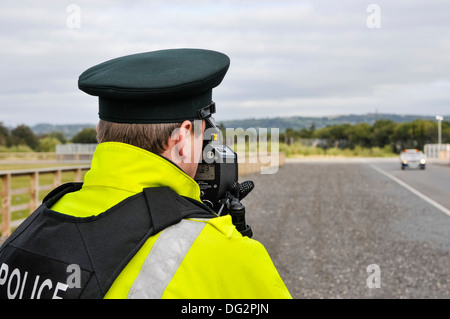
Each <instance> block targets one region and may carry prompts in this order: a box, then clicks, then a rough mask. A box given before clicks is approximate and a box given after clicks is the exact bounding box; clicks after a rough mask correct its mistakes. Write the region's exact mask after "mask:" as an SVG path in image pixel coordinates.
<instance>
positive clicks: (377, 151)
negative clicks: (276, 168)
mask: <svg viewBox="0 0 450 319" xmlns="http://www.w3.org/2000/svg"><path fill="white" fill-rule="evenodd" d="M280 152H284V153H285V154H286V157H303V156H342V157H393V156H398V155H397V154H395V153H394V152H392V148H391V147H390V146H385V147H384V148H380V147H372V148H364V147H360V146H356V147H355V148H354V149H349V148H346V149H339V148H336V147H332V148H329V149H322V148H320V147H314V146H306V145H303V144H300V143H293V144H292V145H287V144H285V143H280Z"/></svg>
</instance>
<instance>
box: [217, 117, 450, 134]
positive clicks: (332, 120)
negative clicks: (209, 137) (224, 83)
mask: <svg viewBox="0 0 450 319" xmlns="http://www.w3.org/2000/svg"><path fill="white" fill-rule="evenodd" d="M446 118H447V119H448V118H449V116H444V119H446ZM381 119H389V120H392V121H394V122H397V123H404V122H411V121H414V120H416V119H423V120H433V121H434V120H435V116H426V115H425V116H421V115H398V114H379V113H368V114H364V115H338V116H325V117H302V116H292V117H275V118H263V119H242V120H229V121H220V122H219V124H222V125H224V126H225V127H229V128H243V129H247V128H249V127H254V128H260V127H264V128H272V127H273V128H279V129H280V132H283V131H285V130H286V129H288V128H292V129H295V130H299V129H302V128H306V129H308V128H310V127H311V125H312V124H314V125H315V127H316V129H318V128H322V127H326V126H328V125H339V124H347V123H348V124H351V125H354V124H357V123H364V122H365V123H368V124H370V125H372V124H373V123H375V122H376V121H377V120H381Z"/></svg>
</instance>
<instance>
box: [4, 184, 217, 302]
mask: <svg viewBox="0 0 450 319" xmlns="http://www.w3.org/2000/svg"><path fill="white" fill-rule="evenodd" d="M81 186H82V183H67V184H64V185H61V186H60V187H58V188H56V189H54V190H53V191H52V192H50V193H49V194H48V195H47V196H46V197H45V198H44V200H43V203H42V205H41V206H39V208H38V209H36V211H35V212H34V213H33V214H31V215H30V216H29V217H28V218H27V219H26V220H25V221H24V222H23V223H22V224H21V225H20V226H19V227H18V228H17V229H16V230H15V231H14V232H13V233H12V234H11V236H10V237H9V238H8V239H7V240H6V241H5V243H4V244H3V245H2V246H1V247H0V299H3V298H15V299H19V298H21V299H30V298H33V299H37V298H41V299H43V298H103V297H104V295H105V294H106V292H107V291H108V290H109V288H110V287H111V285H112V283H113V282H114V280H115V279H116V278H117V276H118V275H119V274H120V272H121V271H122V269H123V268H124V267H125V266H126V265H127V264H128V262H129V261H130V260H131V258H133V256H134V255H135V254H136V253H137V251H138V250H139V249H140V248H141V247H142V245H143V244H144V243H145V241H146V240H147V239H148V238H149V237H150V236H152V235H154V234H157V233H158V232H160V231H161V230H163V229H165V228H166V227H168V226H171V225H173V224H176V223H178V222H179V221H181V220H182V219H183V218H186V217H197V218H212V217H215V214H214V213H213V212H212V211H211V210H209V209H208V208H207V207H206V206H204V205H202V204H201V203H199V202H197V201H195V200H192V199H189V198H187V197H183V196H180V195H178V194H177V193H175V192H174V191H173V190H171V189H170V188H169V187H154V188H145V189H144V190H143V192H141V193H139V194H136V195H134V196H131V197H129V198H127V199H125V200H124V201H122V202H120V203H118V204H117V205H115V206H113V207H111V208H110V209H108V210H107V211H105V212H103V213H101V214H99V215H97V216H92V217H87V218H79V217H73V216H69V215H65V214H61V213H58V212H55V211H53V210H51V209H49V207H52V206H53V204H54V203H56V202H57V201H58V200H59V199H60V198H61V197H62V196H64V195H65V194H67V193H69V192H73V191H77V190H79V189H80V188H81Z"/></svg>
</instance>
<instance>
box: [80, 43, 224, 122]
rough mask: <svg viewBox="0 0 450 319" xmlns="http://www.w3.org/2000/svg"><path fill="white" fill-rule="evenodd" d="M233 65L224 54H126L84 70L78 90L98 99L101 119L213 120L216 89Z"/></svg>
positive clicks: (179, 51)
mask: <svg viewBox="0 0 450 319" xmlns="http://www.w3.org/2000/svg"><path fill="white" fill-rule="evenodd" d="M229 65H230V59H229V58H228V57H227V56H226V55H225V54H223V53H220V52H216V51H210V50H202V49H171V50H160V51H153V52H146V53H139V54H133V55H127V56H124V57H120V58H116V59H112V60H109V61H106V62H103V63H100V64H98V65H96V66H93V67H91V68H89V69H87V70H86V71H85V72H83V73H82V74H81V75H80V77H79V79H78V87H79V88H80V90H82V91H84V92H86V93H88V94H90V95H94V96H98V97H99V116H100V119H102V120H106V121H110V122H118V123H170V122H182V121H184V120H195V119H201V118H206V117H209V116H210V115H211V114H212V113H214V112H215V106H214V102H213V101H212V89H213V88H214V87H216V86H218V85H219V84H220V83H221V82H222V80H223V78H224V76H225V74H226V72H227V71H228V67H229Z"/></svg>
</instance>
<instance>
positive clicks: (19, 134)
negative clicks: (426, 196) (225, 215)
mask: <svg viewBox="0 0 450 319" xmlns="http://www.w3.org/2000/svg"><path fill="white" fill-rule="evenodd" d="M441 124H442V125H441V137H442V143H450V122H448V121H442V123H441ZM221 128H222V129H224V127H221ZM96 136H97V132H96V130H95V129H93V128H85V129H83V130H81V131H80V132H79V133H77V134H76V135H75V136H74V137H73V138H71V139H67V138H66V137H65V136H64V133H62V132H52V133H48V134H43V135H39V136H37V135H36V134H35V133H34V132H33V131H32V130H31V128H29V127H28V126H27V125H24V124H22V125H18V126H17V127H15V128H13V129H8V128H7V127H6V126H4V125H3V123H1V122H0V151H4V152H5V151H9V152H17V151H35V152H54V151H55V149H56V145H58V144H65V143H97V140H96ZM437 140H438V124H437V122H436V121H430V120H421V119H418V120H414V121H412V122H405V123H398V122H394V121H392V120H388V119H381V120H377V121H376V122H374V123H373V124H372V125H371V124H368V123H358V124H353V125H352V124H335V125H329V126H326V127H323V128H316V127H315V125H314V124H312V125H311V126H310V127H309V128H302V129H293V128H288V129H286V130H285V131H284V132H282V133H280V142H285V143H287V144H291V143H293V142H305V141H310V142H311V141H315V145H317V146H319V147H322V148H324V149H327V148H332V147H335V148H340V149H346V148H350V149H354V148H355V147H357V146H358V147H364V148H371V147H380V148H383V147H386V146H390V147H391V148H392V150H393V151H394V152H396V153H399V152H400V151H402V150H403V149H405V148H418V149H423V147H424V145H425V144H433V143H437Z"/></svg>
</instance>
